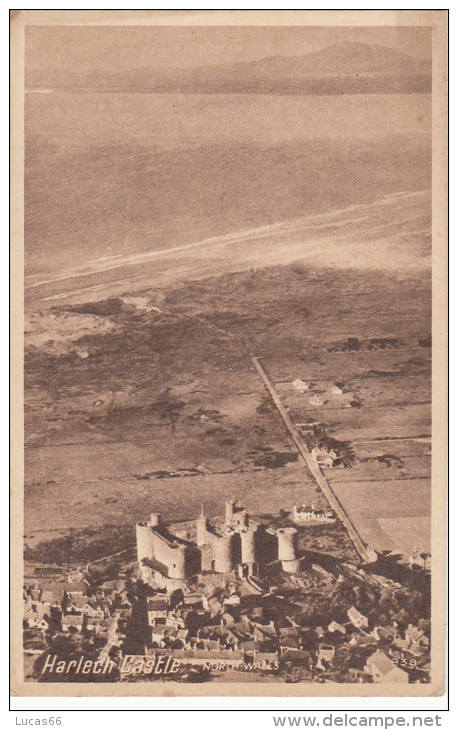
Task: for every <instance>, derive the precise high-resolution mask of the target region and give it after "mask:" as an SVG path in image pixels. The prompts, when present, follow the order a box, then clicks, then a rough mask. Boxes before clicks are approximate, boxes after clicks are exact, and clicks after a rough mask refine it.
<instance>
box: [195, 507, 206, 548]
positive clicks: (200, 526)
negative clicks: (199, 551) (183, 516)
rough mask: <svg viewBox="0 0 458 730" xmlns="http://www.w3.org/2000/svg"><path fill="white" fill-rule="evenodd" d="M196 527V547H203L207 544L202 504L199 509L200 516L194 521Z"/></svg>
mask: <svg viewBox="0 0 458 730" xmlns="http://www.w3.org/2000/svg"><path fill="white" fill-rule="evenodd" d="M196 527H197V537H196V540H197V546H198V547H201V545H205V544H206V542H207V518H206V517H205V512H204V506H203V504H202V505H201V507H200V514H199V517H198V518H197V521H196Z"/></svg>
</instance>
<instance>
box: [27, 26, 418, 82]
mask: <svg viewBox="0 0 458 730" xmlns="http://www.w3.org/2000/svg"><path fill="white" fill-rule="evenodd" d="M344 40H349V41H355V40H356V41H362V42H366V43H379V44H381V45H385V46H388V47H391V48H396V49H399V50H402V51H405V52H406V53H409V54H411V55H412V56H417V57H423V58H430V57H431V29H430V28H428V27H415V28H413V27H399V26H397V27H384V28H380V27H359V28H349V27H347V28H329V27H327V28H324V27H320V28H317V27H303V26H302V27H291V26H290V27H253V26H251V27H235V26H232V27H228V26H225V27H223V26H219V27H218V26H216V27H215V26H206V27H198V26H196V27H191V26H188V27H177V26H162V27H160V26H156V27H151V26H150V27H145V26H29V27H27V28H26V63H27V65H28V66H29V67H30V68H36V69H40V68H60V69H62V70H68V71H72V70H76V69H78V70H90V69H101V70H104V69H112V70H120V71H121V70H124V69H132V68H139V67H142V66H150V65H155V66H200V65H206V64H212V63H225V62H227V63H232V62H235V61H250V60H254V59H257V58H263V57H265V56H275V55H281V56H296V55H302V54H305V53H308V52H310V51H315V50H317V49H319V48H322V47H324V46H327V45H331V44H333V43H337V42H339V41H344Z"/></svg>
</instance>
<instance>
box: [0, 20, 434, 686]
mask: <svg viewBox="0 0 458 730" xmlns="http://www.w3.org/2000/svg"><path fill="white" fill-rule="evenodd" d="M10 22H11V51H12V57H11V87H12V104H11V143H12V185H11V203H12V205H11V208H12V289H13V295H12V318H13V328H12V331H13V339H12V373H13V375H12V384H13V387H12V403H13V410H12V481H11V525H12V573H11V576H12V577H11V601H12V611H11V639H12V641H11V644H12V654H11V673H12V693H13V695H14V696H21V697H22V696H24V697H30V696H38V695H41V696H45V697H46V696H54V697H55V696H61V697H65V696H66V697H69V696H78V697H89V696H91V697H97V696H99V697H102V696H120V697H122V696H126V695H137V696H157V697H161V696H162V697H181V696H193V695H194V696H226V697H227V696H234V697H236V696H241V695H243V696H246V697H250V696H252V697H280V696H292V697H294V696H296V697H313V696H317V697H319V696H323V697H340V696H354V697H371V696H373V697H377V696H385V697H387V696H388V697H389V696H393V697H394V696H397V697H432V696H436V697H437V696H441V695H443V694H444V692H445V681H446V653H445V647H446V635H447V633H446V592H447V583H446V556H447V554H446V525H447V519H446V517H447V511H446V495H447V491H446V470H447V461H446V459H447V453H446V433H447V421H446V409H447V392H446V379H447V365H446V361H447V360H446V358H447V340H446V337H447V308H446V305H447V248H446V240H447V239H446V237H447V187H446V182H447V114H446V102H447V64H446V59H447V11H444V10H441V11H432V10H426V11H408V10H399V11H370V10H360V11H350V10H344V11H281V10H278V11H267V10H266V11H248V10H240V11H217V10H213V11H181V10H176V11H143V10H137V11H107V10H103V11H97V10H94V11H91V10H86V11H70V10H61V11H52V10H37V11H35V10H14V11H11V15H10Z"/></svg>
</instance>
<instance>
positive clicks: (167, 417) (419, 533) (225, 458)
mask: <svg viewBox="0 0 458 730" xmlns="http://www.w3.org/2000/svg"><path fill="white" fill-rule="evenodd" d="M428 288H429V280H428V276H427V275H426V273H422V272H421V271H420V272H415V273H411V274H410V275H407V274H404V275H402V276H401V275H399V276H394V275H393V274H392V273H389V272H385V273H382V272H378V273H376V272H367V271H365V272H360V271H355V270H334V271H332V273H331V271H330V270H329V269H321V270H317V269H309V268H308V267H306V266H305V264H303V263H300V264H291V265H288V266H276V267H271V268H265V269H259V270H253V271H248V272H239V273H236V274H227V275H224V276H220V277H210V278H207V279H205V278H204V279H199V280H198V281H191V282H189V283H183V284H181V285H179V286H177V287H170V288H165V289H162V290H161V291H160V292H158V290H144V291H143V292H141V293H139V294H137V295H136V296H135V297H134V296H132V295H128V294H126V295H125V296H123V297H117V298H111V299H110V298H108V299H102V300H99V301H96V302H91V301H90V302H82V303H75V304H70V303H68V304H61V305H59V306H55V307H54V308H53V309H52V310H49V309H47V310H46V312H43V313H42V314H41V315H40V317H38V324H37V316H35V321H33V320H32V323H31V326H30V333H29V338H31V339H30V340H29V342H28V344H27V347H26V365H25V368H26V484H25V536H26V537H25V542H26V544H27V545H28V546H29V547H31V548H32V547H35V546H37V544H38V543H39V542H42V541H44V540H47V539H50V538H52V537H54V538H58V537H59V536H62V535H65V534H68V533H69V532H70V531H71V530H74V531H79V530H84V529H85V528H89V527H90V528H97V527H98V526H99V527H100V528H102V527H103V526H109V525H118V526H119V525H124V526H126V529H127V527H128V526H131V527H132V535H133V526H134V523H135V521H136V520H137V519H139V518H143V517H145V515H147V514H148V513H149V512H150V511H151V510H152V509H158V510H160V511H161V512H162V513H163V514H164V518H165V519H166V520H179V519H190V518H193V517H194V516H195V515H196V513H197V512H198V509H199V506H200V504H201V503H202V502H204V503H205V505H206V508H207V510H208V513H209V514H219V513H221V509H222V504H223V502H224V499H225V498H227V497H228V496H232V495H233V496H235V497H236V498H237V499H239V500H240V501H241V502H242V503H243V504H244V506H246V507H247V508H248V509H249V510H250V511H252V512H258V513H259V512H263V511H272V512H273V511H278V510H280V509H285V510H289V509H291V507H292V505H293V504H294V503H295V502H297V503H299V504H311V503H312V502H313V503H314V504H315V505H317V506H326V505H325V503H324V501H323V498H322V497H320V495H319V493H318V492H317V489H316V487H315V485H314V482H313V480H312V479H311V477H310V476H309V475H308V473H307V471H306V469H305V467H304V466H303V464H302V462H301V461H299V460H298V456H297V453H296V451H295V448H294V446H293V444H292V443H291V442H290V440H289V437H288V435H287V434H286V432H285V430H284V428H283V425H282V423H281V421H280V420H279V416H278V414H277V413H276V411H275V409H274V407H273V405H272V403H271V402H270V399H269V397H268V395H267V392H266V391H265V390H264V387H263V385H262V383H261V382H260V380H259V378H258V377H257V375H256V372H255V371H254V368H253V366H252V363H251V357H252V356H254V355H260V356H263V357H264V360H263V362H264V365H265V367H266V369H267V370H268V372H269V374H270V376H271V378H272V379H273V381H274V383H275V386H276V388H277V389H278V392H279V394H280V396H281V397H282V399H283V401H284V403H285V405H286V406H287V407H288V408H289V410H290V415H291V417H292V418H293V420H294V421H295V422H296V423H297V424H302V427H304V426H303V424H310V423H315V424H320V428H323V429H324V430H325V432H326V433H327V434H328V435H329V436H331V437H332V438H334V439H337V440H339V441H342V442H345V443H348V444H349V448H350V449H351V452H352V454H353V456H352V459H353V461H352V465H351V467H350V468H344V469H328V470H326V477H327V478H328V479H329V481H330V483H331V484H332V486H333V488H334V489H335V492H336V494H337V495H338V496H339V498H340V499H341V500H342V502H343V504H344V506H345V507H346V509H347V510H348V512H349V513H350V514H351V516H352V518H354V520H355V522H356V523H357V524H358V527H359V528H360V529H361V532H362V533H364V536H365V537H366V538H367V539H368V540H369V541H370V542H373V543H374V545H375V546H376V547H377V548H378V549H389V548H393V549H399V550H401V548H403V549H407V547H408V546H407V545H406V538H405V535H406V533H407V534H408V535H412V539H413V538H414V536H415V540H416V542H415V545H419V546H420V547H422V548H424V549H426V548H427V532H428V530H429V523H428V519H427V518H428V515H429V501H430V494H429V468H430V467H429V464H430V456H429V451H430V444H429V436H430V432H431V430H430V428H431V427H430V412H429V401H430V374H429V371H430V349H429V347H428V343H429V339H428V338H429V332H430V330H429V316H430V315H429V294H428ZM380 301H383V310H382V311H381V310H380ZM356 312H357V317H356V318H355V313H356ZM50 317H51V323H52V327H51V326H50V325H49V321H50V320H49V318H50ZM79 318H82V322H83V323H84V326H85V327H89V328H90V322H91V318H93V319H94V320H95V322H96V323H97V326H96V327H94V329H93V331H90V332H85V333H84V334H83V336H80V331H79V325H78V319H79ZM56 322H57V324H58V326H57V324H56ZM63 322H65V327H64V326H63ZM43 323H45V324H43ZM39 326H40V327H41V328H42V329H46V327H48V332H49V334H50V336H49V339H46V337H43V336H42V333H41V334H40V336H39V338H38V340H37V339H36V337H35V339H33V337H34V332H35V331H36V330H37V328H38V330H39ZM52 328H54V329H52ZM39 332H41V331H39ZM52 334H54V336H52ZM348 338H359V339H358V342H359V345H358V347H359V349H358V350H357V351H338V350H339V348H340V350H342V348H343V349H344V350H345V347H347V345H346V344H345V343H347V341H348ZM375 340H381V341H382V342H377V343H375V344H374V342H373V341H375ZM384 340H387V342H385V341H384ZM388 340H389V341H388ZM26 342H27V339H26ZM371 342H372V344H371ZM342 343H343V344H342ZM353 344H354V343H353ZM295 378H302V379H303V380H305V381H306V382H307V383H308V384H309V385H310V390H309V391H307V392H306V393H299V392H298V391H296V390H295V389H294V387H293V386H292V385H291V381H292V380H293V379H295ZM335 383H339V385H340V386H341V390H342V393H337V394H333V393H331V389H332V386H333V385H334V384H335ZM314 395H317V396H319V397H320V398H321V400H322V401H323V403H322V405H318V406H317V405H312V404H310V398H311V397H313V396H314ZM352 401H353V403H355V402H356V403H357V406H355V405H353V406H352V405H349V404H350V403H351V402H352ZM305 428H307V427H306V426H305ZM49 505H52V514H53V520H52V523H51V521H50V519H49V515H50V512H49ZM407 517H409V526H410V525H411V524H412V525H413V524H414V523H413V521H412V520H414V521H415V528H414V527H412V530H410V527H409V531H407V530H406V528H405V524H406V523H405V522H403V520H404V519H406V518H407ZM88 539H89V538H88ZM409 547H412V546H409Z"/></svg>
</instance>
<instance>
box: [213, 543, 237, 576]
mask: <svg viewBox="0 0 458 730" xmlns="http://www.w3.org/2000/svg"><path fill="white" fill-rule="evenodd" d="M212 548H213V569H214V570H215V572H216V573H230V572H231V570H232V567H233V566H232V535H223V536H222V537H215V538H214V539H213V540H212Z"/></svg>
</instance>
